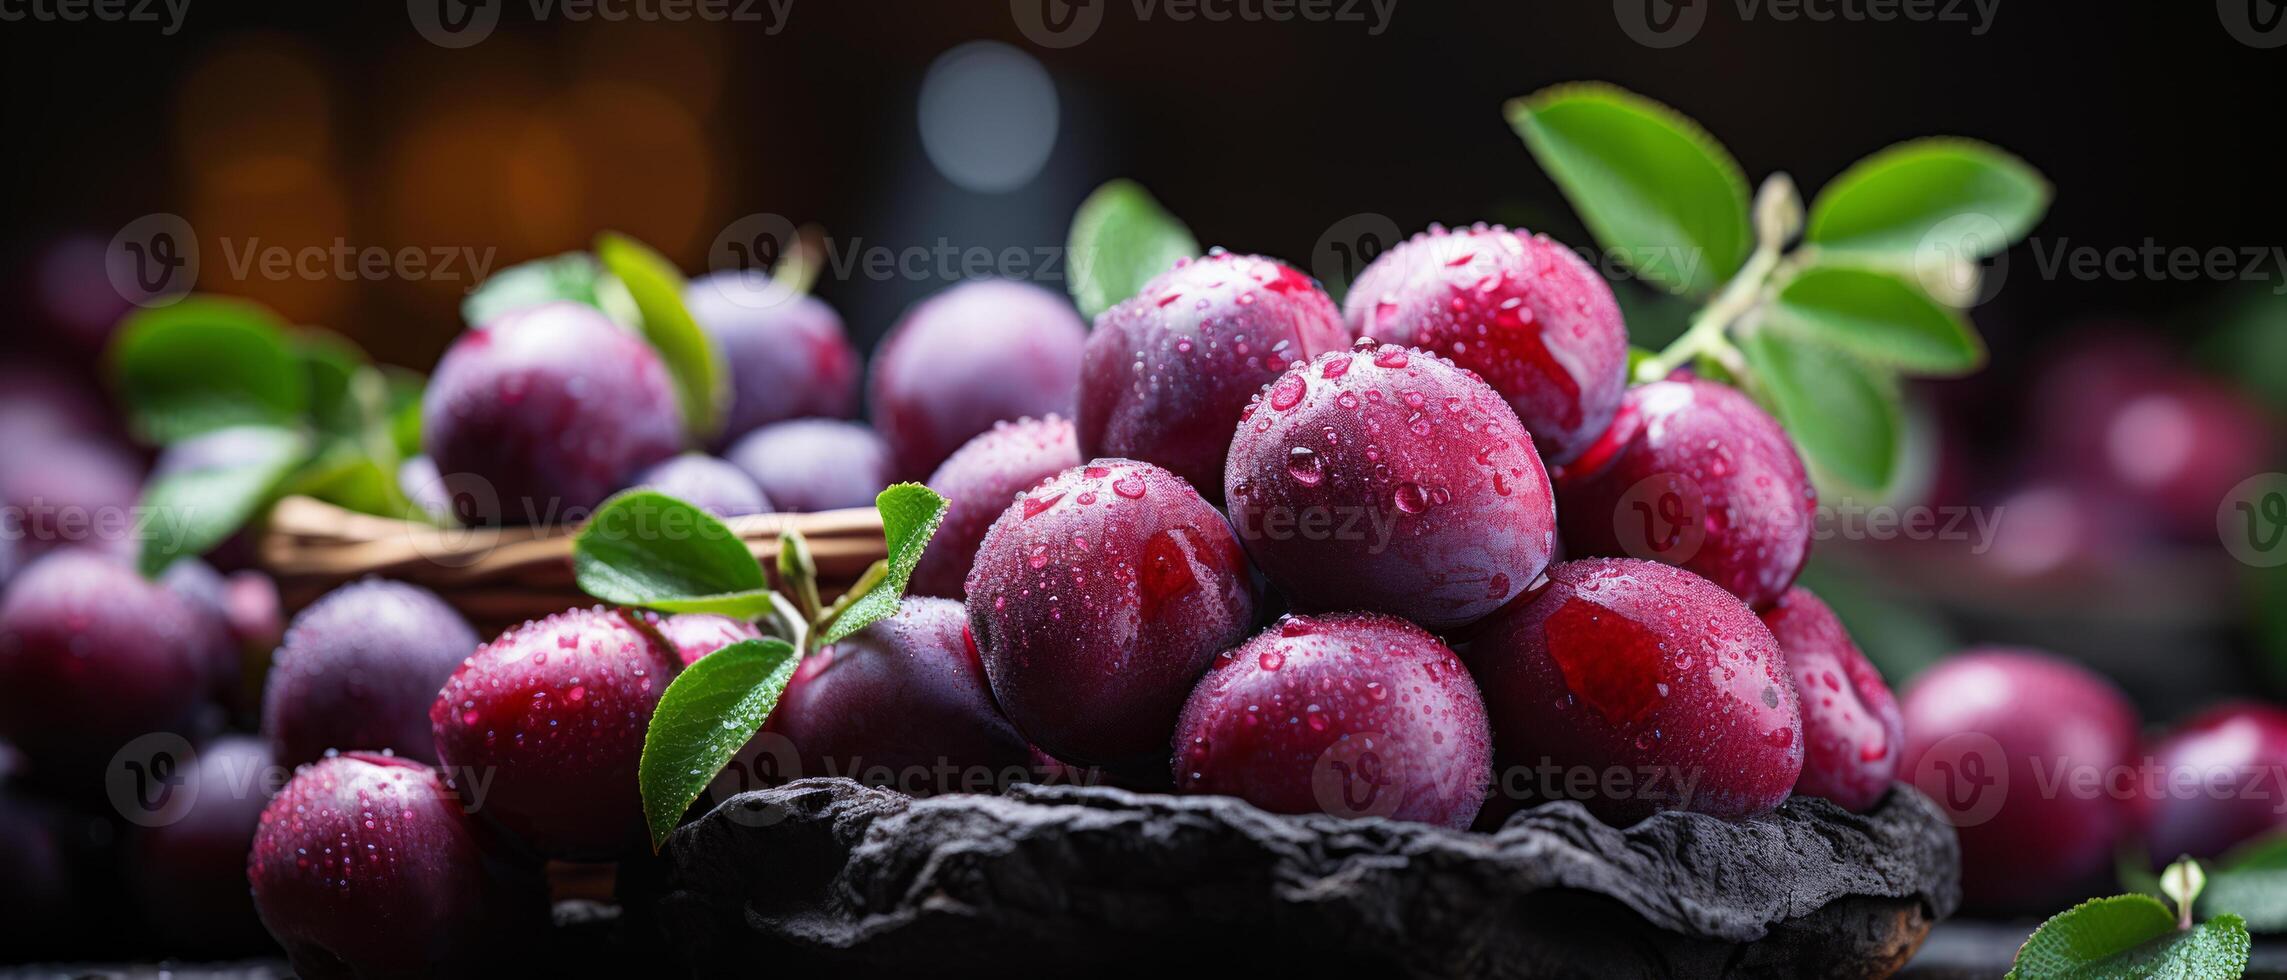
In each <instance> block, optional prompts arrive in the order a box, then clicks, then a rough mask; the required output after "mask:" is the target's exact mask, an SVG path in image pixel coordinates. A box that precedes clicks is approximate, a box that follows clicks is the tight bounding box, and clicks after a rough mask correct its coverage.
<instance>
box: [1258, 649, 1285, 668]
mask: <svg viewBox="0 0 2287 980" xmlns="http://www.w3.org/2000/svg"><path fill="white" fill-rule="evenodd" d="M1255 662H1256V663H1258V664H1261V665H1262V668H1263V669H1264V670H1277V669H1279V668H1281V667H1284V666H1286V654H1283V653H1280V652H1278V651H1277V650H1265V651H1263V655H1262V656H1260V657H1256V658H1255Z"/></svg>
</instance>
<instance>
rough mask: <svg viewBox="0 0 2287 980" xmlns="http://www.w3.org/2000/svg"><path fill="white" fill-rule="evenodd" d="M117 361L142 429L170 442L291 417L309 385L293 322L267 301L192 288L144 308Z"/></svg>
mask: <svg viewBox="0 0 2287 980" xmlns="http://www.w3.org/2000/svg"><path fill="white" fill-rule="evenodd" d="M110 360H111V368H112V371H113V372H114V375H115V377H116V378H117V379H118V386H119V394H120V398H121V400H122V401H124V402H125V403H126V409H127V414H128V418H129V420H130V422H131V423H132V424H133V425H134V428H135V431H136V432H137V434H139V435H140V436H142V437H143V438H144V439H147V440H149V441H151V442H156V443H167V442H173V441H175V440H177V439H182V438H185V437H188V436H194V435H198V434H199V433H202V432H212V431H214V430H216V429H221V428H227V427H229V426H234V425H276V426H291V425H294V424H296V423H297V422H299V421H300V420H301V417H302V413H303V411H304V410H305V409H306V408H307V407H308V405H309V384H308V381H307V378H306V377H305V375H304V374H303V372H302V365H301V361H300V359H299V358H297V357H296V356H295V354H294V351H293V348H292V347H291V346H290V345H289V344H288V343H287V340H286V327H285V324H284V323H283V322H281V321H280V320H279V319H278V318H277V317H276V316H274V315H272V314H271V312H270V311H269V310H267V309H264V308H263V307H261V306H260V305H258V304H255V303H250V302H247V301H245V300H239V299H229V298H225V297H220V296H205V295H200V296H190V297H186V298H184V299H183V300H181V301H179V302H176V303H173V304H170V305H167V306H160V307H152V308H147V309H142V310H137V311H136V312H135V313H134V314H132V315H130V316H129V317H128V318H127V320H126V322H125V323H124V324H122V325H121V327H120V330H119V335H118V337H117V338H116V339H114V340H113V341H112V344H111V351H110Z"/></svg>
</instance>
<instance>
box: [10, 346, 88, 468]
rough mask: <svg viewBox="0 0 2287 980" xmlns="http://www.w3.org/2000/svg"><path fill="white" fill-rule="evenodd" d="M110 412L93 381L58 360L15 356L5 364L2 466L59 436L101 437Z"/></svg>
mask: <svg viewBox="0 0 2287 980" xmlns="http://www.w3.org/2000/svg"><path fill="white" fill-rule="evenodd" d="M111 431H112V424H111V414H110V412H109V411H108V410H107V409H105V407H104V404H103V399H102V397H101V396H100V395H98V394H97V393H96V391H95V390H94V389H93V387H92V386H88V385H82V384H78V383H75V382H73V381H71V380H69V375H68V373H67V372H66V371H65V370H64V369H62V368H60V367H58V366H55V365H48V364H36V363H26V362H22V361H17V360H15V359H14V358H11V359H10V363H9V364H8V366H7V367H5V368H0V466H4V465H6V464H7V463H9V462H12V461H14V460H16V459H18V458H22V457H27V456H36V455H38V453H39V451H40V450H41V449H43V448H44V447H46V446H49V445H52V444H55V443H60V442H74V441H84V440H88V439H94V438H102V437H107V436H109V435H110V433H111Z"/></svg>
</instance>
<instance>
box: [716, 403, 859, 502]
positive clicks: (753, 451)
mask: <svg viewBox="0 0 2287 980" xmlns="http://www.w3.org/2000/svg"><path fill="white" fill-rule="evenodd" d="M727 455H728V458H729V459H730V461H731V463H732V464H733V465H736V466H737V467H738V468H739V469H741V470H745V471H746V475H748V476H750V477H753V478H754V482H755V485H757V486H759V487H761V488H762V495H763V496H764V497H765V498H767V499H768V500H769V501H770V502H771V503H772V504H773V505H775V506H776V507H778V508H779V509H780V510H784V511H786V512H788V513H794V514H810V513H816V512H818V511H822V510H839V509H841V508H844V507H871V506H873V503H874V497H875V496H876V495H878V494H880V493H881V491H882V488H884V487H887V486H889V485H890V482H891V481H892V480H893V479H894V478H895V477H894V475H893V473H892V469H891V465H890V453H889V446H888V445H887V444H886V443H884V442H882V440H881V437H880V436H878V435H875V434H874V431H873V430H872V429H868V428H866V427H865V426H864V425H861V424H859V423H856V422H843V421H840V420H837V419H795V420H793V421H791V422H778V423H775V424H772V425H766V426H763V427H762V428H760V429H756V430H754V431H753V432H750V433H748V434H747V436H746V438H744V439H740V440H739V441H738V444H737V445H735V446H732V447H731V451H730V452H729V453H728V454H727Z"/></svg>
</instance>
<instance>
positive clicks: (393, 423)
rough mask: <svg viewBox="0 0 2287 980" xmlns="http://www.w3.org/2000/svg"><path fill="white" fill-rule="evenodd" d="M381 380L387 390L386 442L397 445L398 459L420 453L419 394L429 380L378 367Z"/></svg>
mask: <svg viewBox="0 0 2287 980" xmlns="http://www.w3.org/2000/svg"><path fill="white" fill-rule="evenodd" d="M380 370H381V380H382V384H383V386H384V387H385V388H386V390H387V391H388V398H387V402H388V406H389V440H390V441H391V442H393V443H396V445H397V456H398V458H400V459H402V458H404V457H407V456H418V455H420V454H421V393H422V392H423V391H425V390H427V388H428V386H429V381H428V379H427V378H424V377H422V376H421V375H420V373H419V372H417V371H409V370H406V369H404V368H401V367H397V366H396V365H393V364H385V365H382V366H381V369H380Z"/></svg>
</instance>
